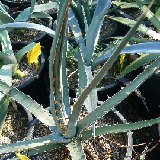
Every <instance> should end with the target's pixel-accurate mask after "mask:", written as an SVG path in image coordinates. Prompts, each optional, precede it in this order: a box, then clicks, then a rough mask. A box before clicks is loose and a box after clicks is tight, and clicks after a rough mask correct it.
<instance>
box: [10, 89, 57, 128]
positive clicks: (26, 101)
mask: <svg viewBox="0 0 160 160" xmlns="http://www.w3.org/2000/svg"><path fill="white" fill-rule="evenodd" d="M10 96H11V97H12V98H13V99H14V100H16V101H17V102H18V103H19V104H21V105H22V106H24V107H25V108H26V109H27V110H29V111H30V112H31V113H32V114H33V115H34V116H35V117H37V118H38V119H39V120H40V121H41V122H42V123H44V124H45V125H47V126H51V127H52V126H55V123H54V120H53V117H52V115H51V114H50V113H49V112H48V111H47V110H45V109H44V108H43V107H42V106H41V105H40V104H38V103H37V102H36V101H34V100H33V99H32V98H31V97H29V96H27V95H25V94H24V93H22V92H20V91H18V89H16V88H13V89H12V90H11V92H10Z"/></svg>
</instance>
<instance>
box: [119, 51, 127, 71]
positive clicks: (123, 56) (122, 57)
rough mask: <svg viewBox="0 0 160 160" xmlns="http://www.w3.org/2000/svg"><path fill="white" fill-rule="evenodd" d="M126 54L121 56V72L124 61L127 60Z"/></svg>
mask: <svg viewBox="0 0 160 160" xmlns="http://www.w3.org/2000/svg"><path fill="white" fill-rule="evenodd" d="M125 56H126V55H125V54H121V55H120V62H119V63H120V65H121V70H122V69H123V66H124V59H125Z"/></svg>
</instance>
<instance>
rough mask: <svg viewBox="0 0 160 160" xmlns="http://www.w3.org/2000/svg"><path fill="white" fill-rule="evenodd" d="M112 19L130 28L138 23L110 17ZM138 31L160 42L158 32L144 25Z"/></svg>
mask: <svg viewBox="0 0 160 160" xmlns="http://www.w3.org/2000/svg"><path fill="white" fill-rule="evenodd" d="M110 18H111V19H113V20H115V21H118V22H120V23H122V24H125V25H127V26H129V27H132V26H133V25H134V24H135V23H136V21H134V20H130V19H128V18H122V17H110ZM137 31H139V32H141V33H143V34H146V35H149V36H150V37H152V38H153V39H155V40H160V34H159V33H157V32H156V31H154V30H152V29H151V28H148V27H146V26H145V25H143V24H141V25H140V26H139V28H138V29H137Z"/></svg>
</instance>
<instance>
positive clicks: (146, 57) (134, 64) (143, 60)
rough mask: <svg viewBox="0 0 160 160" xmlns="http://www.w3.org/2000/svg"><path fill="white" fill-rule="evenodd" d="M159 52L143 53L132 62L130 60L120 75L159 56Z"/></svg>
mask: <svg viewBox="0 0 160 160" xmlns="http://www.w3.org/2000/svg"><path fill="white" fill-rule="evenodd" d="M159 56H160V54H147V55H145V54H143V55H141V56H140V57H139V58H137V59H136V60H135V61H134V62H132V63H131V64H130V65H128V66H127V67H126V68H125V69H124V70H123V71H122V72H121V73H120V76H124V75H126V74H128V73H130V72H132V71H133V70H136V69H137V68H139V67H140V66H143V65H144V64H146V63H148V62H150V61H152V60H154V59H156V58H157V57H159Z"/></svg>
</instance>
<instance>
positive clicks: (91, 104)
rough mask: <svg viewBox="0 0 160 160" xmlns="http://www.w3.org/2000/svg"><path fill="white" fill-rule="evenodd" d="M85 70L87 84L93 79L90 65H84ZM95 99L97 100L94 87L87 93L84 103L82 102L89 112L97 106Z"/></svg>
mask: <svg viewBox="0 0 160 160" xmlns="http://www.w3.org/2000/svg"><path fill="white" fill-rule="evenodd" d="M85 72H86V75H87V85H89V84H90V82H91V81H92V79H93V76H92V71H91V66H90V67H87V66H85ZM82 77H83V75H82ZM97 100H98V98H97V90H96V88H94V89H92V91H91V92H90V94H89V95H88V97H87V98H86V100H85V103H84V104H85V107H86V109H87V110H88V112H89V113H90V112H92V111H93V110H94V109H95V108H96V107H97Z"/></svg>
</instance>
